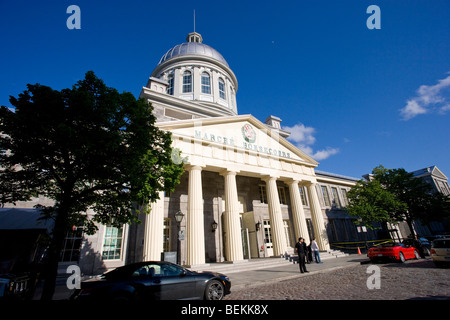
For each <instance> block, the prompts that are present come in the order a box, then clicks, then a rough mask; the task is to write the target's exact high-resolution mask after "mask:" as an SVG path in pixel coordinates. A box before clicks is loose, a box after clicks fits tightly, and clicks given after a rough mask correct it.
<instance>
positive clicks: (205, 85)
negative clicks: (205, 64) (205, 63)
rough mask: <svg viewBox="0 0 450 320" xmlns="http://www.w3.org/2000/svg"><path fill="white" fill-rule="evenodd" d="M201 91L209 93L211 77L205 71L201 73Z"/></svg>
mask: <svg viewBox="0 0 450 320" xmlns="http://www.w3.org/2000/svg"><path fill="white" fill-rule="evenodd" d="M202 93H206V94H211V79H210V77H209V74H208V73H207V72H203V73H202Z"/></svg>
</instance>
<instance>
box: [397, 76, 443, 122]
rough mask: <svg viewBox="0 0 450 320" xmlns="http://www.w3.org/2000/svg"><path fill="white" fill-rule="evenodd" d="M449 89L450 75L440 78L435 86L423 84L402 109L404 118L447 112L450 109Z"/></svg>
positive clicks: (401, 113)
mask: <svg viewBox="0 0 450 320" xmlns="http://www.w3.org/2000/svg"><path fill="white" fill-rule="evenodd" d="M448 89H450V75H449V76H447V77H446V78H444V79H441V80H438V83H437V84H435V85H433V86H427V85H421V86H420V87H419V89H417V96H416V97H414V98H412V99H410V100H408V101H407V102H406V106H404V107H403V108H402V109H400V115H401V116H402V119H403V120H409V119H412V118H414V117H416V116H418V115H420V114H425V113H429V112H437V113H439V114H444V113H446V112H447V111H448V110H450V103H449V100H450V94H449V92H447V90H448Z"/></svg>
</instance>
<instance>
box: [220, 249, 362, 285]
mask: <svg viewBox="0 0 450 320" xmlns="http://www.w3.org/2000/svg"><path fill="white" fill-rule="evenodd" d="M365 261H368V258H367V256H366V255H365V254H362V255H358V254H352V255H349V256H346V257H340V258H335V259H327V260H325V261H323V262H322V263H321V264H318V263H314V262H311V263H310V264H306V270H308V271H309V273H300V269H299V266H298V264H289V265H283V266H280V267H276V268H268V269H258V270H251V271H244V272H236V273H230V274H229V275H228V277H229V278H230V280H231V291H238V290H240V289H243V288H248V287H254V286H258V285H262V284H269V283H271V282H279V281H284V280H289V279H294V278H299V277H307V276H309V275H313V274H317V273H321V272H328V271H332V270H336V269H341V268H347V267H351V266H354V265H359V264H361V262H365Z"/></svg>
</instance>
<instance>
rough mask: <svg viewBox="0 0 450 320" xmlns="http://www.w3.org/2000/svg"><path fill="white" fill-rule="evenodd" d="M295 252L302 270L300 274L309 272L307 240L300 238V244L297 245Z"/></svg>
mask: <svg viewBox="0 0 450 320" xmlns="http://www.w3.org/2000/svg"><path fill="white" fill-rule="evenodd" d="M295 251H296V252H297V254H298V266H299V268H300V272H301V273H304V272H309V271H307V270H306V264H305V258H306V254H307V249H306V243H305V239H303V238H298V242H297V243H296V244H295Z"/></svg>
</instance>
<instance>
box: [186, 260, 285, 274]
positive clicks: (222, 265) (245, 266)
mask: <svg viewBox="0 0 450 320" xmlns="http://www.w3.org/2000/svg"><path fill="white" fill-rule="evenodd" d="M291 263H292V262H290V261H289V260H287V259H286V258H284V257H273V258H257V259H250V260H242V261H233V262H218V263H211V264H205V265H198V266H191V267H188V269H189V270H192V271H212V272H220V273H225V274H228V273H233V272H242V271H251V270H257V269H266V268H276V267H279V266H286V265H290V264H291Z"/></svg>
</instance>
